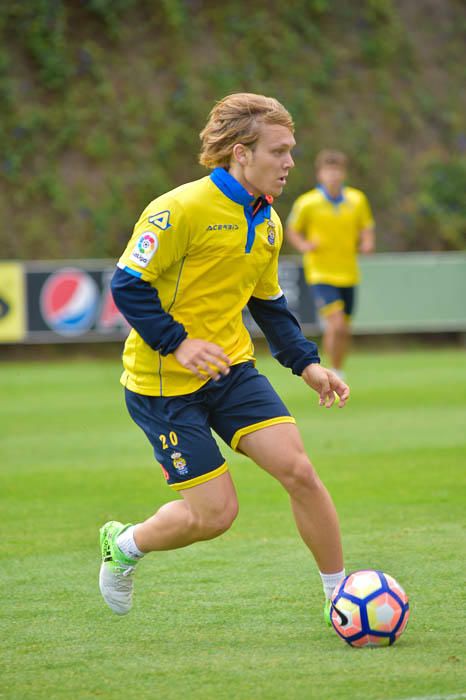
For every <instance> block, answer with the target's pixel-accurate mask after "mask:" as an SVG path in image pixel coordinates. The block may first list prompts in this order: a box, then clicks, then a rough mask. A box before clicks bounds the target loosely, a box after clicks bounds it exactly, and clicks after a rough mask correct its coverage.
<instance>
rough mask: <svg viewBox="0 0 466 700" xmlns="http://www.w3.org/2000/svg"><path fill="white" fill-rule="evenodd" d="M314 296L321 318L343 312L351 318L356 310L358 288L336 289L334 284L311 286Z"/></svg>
mask: <svg viewBox="0 0 466 700" xmlns="http://www.w3.org/2000/svg"><path fill="white" fill-rule="evenodd" d="M311 290H312V296H313V298H314V302H315V305H316V306H317V310H318V312H319V314H320V315H321V316H323V317H324V318H325V316H329V315H330V314H332V313H334V312H335V311H343V312H344V313H345V315H346V316H351V315H352V313H353V308H354V301H355V296H356V287H334V286H333V285H332V284H313V285H311Z"/></svg>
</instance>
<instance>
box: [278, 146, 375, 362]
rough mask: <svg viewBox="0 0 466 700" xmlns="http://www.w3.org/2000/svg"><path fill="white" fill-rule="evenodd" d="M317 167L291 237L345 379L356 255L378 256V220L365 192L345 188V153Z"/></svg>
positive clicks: (332, 357)
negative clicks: (376, 247) (376, 234)
mask: <svg viewBox="0 0 466 700" xmlns="http://www.w3.org/2000/svg"><path fill="white" fill-rule="evenodd" d="M315 165H316V174H317V180H318V182H319V185H318V187H316V188H315V189H312V190H310V191H309V192H306V193H304V194H302V195H301V196H300V197H298V199H297V200H296V202H295V203H294V205H293V208H292V210H291V213H290V216H289V217H288V222H287V229H286V234H287V238H288V240H289V242H290V243H291V245H292V246H293V247H294V248H296V250H298V251H299V252H300V253H303V265H304V275H305V279H306V282H307V283H308V284H309V285H311V288H312V292H313V297H314V300H315V302H316V305H317V308H318V311H319V313H320V315H321V317H322V319H323V321H324V335H323V346H324V352H325V354H326V356H327V358H328V360H329V361H330V362H331V364H332V368H333V369H334V370H335V371H336V372H337V373H339V374H340V375H341V371H342V367H343V363H344V360H345V357H346V355H347V353H348V349H349V342H350V334H351V326H350V320H351V315H352V313H353V308H354V301H355V291H356V285H357V284H358V282H359V270H358V264H357V254H358V252H359V253H363V254H369V253H373V252H374V249H375V230H374V220H373V217H372V212H371V209H370V206H369V202H368V201H367V198H366V196H365V195H364V193H363V192H361V191H360V190H357V189H355V188H354V187H347V186H345V185H344V180H345V177H346V167H347V159H346V156H345V154H344V153H341V151H331V150H324V151H321V152H320V153H319V154H318V156H317V158H316V164H315Z"/></svg>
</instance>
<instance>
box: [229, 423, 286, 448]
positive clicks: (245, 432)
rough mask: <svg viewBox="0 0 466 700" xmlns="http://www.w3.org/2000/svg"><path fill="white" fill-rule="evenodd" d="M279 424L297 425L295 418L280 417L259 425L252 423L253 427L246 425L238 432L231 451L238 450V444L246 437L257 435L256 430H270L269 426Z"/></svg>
mask: <svg viewBox="0 0 466 700" xmlns="http://www.w3.org/2000/svg"><path fill="white" fill-rule="evenodd" d="M279 423H296V421H295V419H294V418H293V416H278V417H277V418H268V419H267V420H262V421H260V422H259V423H252V425H246V426H245V427H244V428H240V429H239V430H237V431H236V433H235V434H234V435H233V437H232V439H231V449H232V450H236V449H237V447H238V443H239V441H240V440H241V438H242V437H244V435H249V434H250V433H255V432H256V430H260V429H261V428H268V427H269V425H278V424H279Z"/></svg>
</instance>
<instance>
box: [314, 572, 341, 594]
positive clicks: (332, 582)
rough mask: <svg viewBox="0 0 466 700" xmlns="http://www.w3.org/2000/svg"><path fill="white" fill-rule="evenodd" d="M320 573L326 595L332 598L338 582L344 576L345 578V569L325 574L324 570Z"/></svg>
mask: <svg viewBox="0 0 466 700" xmlns="http://www.w3.org/2000/svg"><path fill="white" fill-rule="evenodd" d="M319 573H320V578H321V579H322V586H323V587H324V593H325V597H326V598H331V597H332V593H333V591H334V590H335V587H336V585H337V583H339V582H340V581H341V579H342V578H345V570H344V569H343V570H342V571H337V572H336V573H335V574H323V573H322V571H319Z"/></svg>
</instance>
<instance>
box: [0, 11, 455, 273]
mask: <svg viewBox="0 0 466 700" xmlns="http://www.w3.org/2000/svg"><path fill="white" fill-rule="evenodd" d="M3 5H4V6H5V7H4V8H2V7H1V6H0V31H1V30H2V28H3V24H4V23H5V22H6V30H5V40H4V42H3V44H2V42H0V95H1V96H3V95H5V97H4V99H3V102H2V104H4V110H3V112H2V124H1V125H0V150H2V152H3V151H4V155H3V156H2V159H1V162H0V178H3V180H4V181H2V188H1V189H0V217H1V218H2V220H3V221H5V222H8V227H7V226H4V230H3V236H2V230H1V229H0V237H3V239H4V240H3V241H2V251H3V252H2V254H3V255H4V256H6V257H13V258H21V259H29V258H47V259H48V258H58V259H59V258H68V257H71V258H77V257H107V256H110V257H114V256H117V255H119V254H120V251H121V248H122V246H123V245H124V244H125V243H126V240H127V237H128V233H129V231H131V230H132V228H133V226H134V223H135V221H136V219H137V217H138V216H139V213H140V212H141V211H142V209H143V208H144V207H145V206H146V205H147V203H148V202H149V201H150V200H151V199H153V198H154V197H155V196H156V195H157V194H160V192H164V191H167V189H171V188H172V187H175V186H176V185H178V184H180V183H181V182H186V181H188V180H191V179H195V178H197V177H200V176H201V175H203V174H204V173H205V171H204V170H203V169H202V168H200V167H199V166H198V165H197V162H196V161H197V158H196V154H197V152H198V147H199V140H198V132H199V131H200V130H201V129H202V127H203V126H204V124H205V120H206V117H207V114H208V112H209V111H210V109H211V107H212V104H213V103H214V101H215V100H218V99H220V98H221V97H223V96H224V95H226V94H229V93H231V92H238V91H249V92H261V93H264V94H270V95H275V96H276V97H277V98H279V99H280V100H282V101H283V103H284V104H286V105H287V107H288V108H289V109H290V111H291V113H292V114H293V116H294V118H295V121H296V130H297V131H296V135H297V141H298V147H297V149H296V152H295V156H296V166H297V167H296V169H295V170H294V172H293V174H292V176H291V178H290V181H289V185H288V186H287V188H286V191H285V192H284V194H283V196H282V197H281V198H280V200H279V201H278V202H277V208H278V211H279V213H280V215H281V216H282V217H286V216H287V215H288V213H289V209H290V206H291V204H292V202H293V201H294V199H295V198H296V197H297V196H298V195H299V194H301V193H302V192H303V191H305V190H307V189H308V188H309V187H310V186H311V185H312V184H313V182H314V176H313V172H312V170H313V168H312V163H313V159H314V157H315V155H316V153H317V151H318V150H320V149H321V148H323V147H335V148H341V149H343V150H345V151H347V152H348V154H349V156H350V160H351V174H350V180H351V183H352V184H353V185H354V186H356V187H361V188H362V189H364V190H365V191H367V194H368V196H369V199H370V201H371V203H372V205H373V207H374V211H375V215H376V220H377V223H378V231H379V247H380V248H381V249H388V250H393V249H402V250H403V249H410V248H411V249H430V248H431V247H435V248H436V247H438V245H440V243H439V241H438V240H436V238H435V232H433V233H432V234H428V233H424V235H422V227H421V233H420V234H419V238H417V239H416V238H415V237H414V238H413V236H414V233H413V227H414V226H415V222H416V221H417V217H418V216H419V207H420V206H421V203H420V202H419V195H420V192H422V191H423V185H422V182H423V179H422V174H423V172H424V170H425V167H426V163H427V162H430V161H431V159H434V160H435V161H436V160H437V159H438V158H440V159H443V158H445V159H446V160H447V161H449V160H451V159H453V158H454V157H456V158H459V157H460V155H461V153H463V155H464V133H463V132H464V128H463V120H462V115H463V113H464V110H465V97H464V94H465V93H464V90H462V87H463V82H464V77H463V70H462V66H463V43H464V12H463V10H462V7H461V3H459V2H458V0H443V2H438V1H436V0H424V2H423V3H414V2H412V3H408V2H406V1H405V0H363V2H360V3H357V5H354V4H353V3H344V2H337V1H336V0H312V1H311V0H295V1H294V2H293V3H270V2H266V1H265V0H257V1H256V2H255V4H254V16H253V17H252V16H251V13H250V11H249V10H250V5H249V3H247V2H244V0H224V2H222V3H219V2H213V1H209V0H205V1H203V2H202V3H200V2H175V0H171V1H170V2H161V3H154V2H150V1H149V0H145V1H144V0H139V1H138V2H136V0H121V1H120V2H112V1H111V0H99V1H97V0H95V1H93V2H86V3H76V2H71V1H70V0H57V1H56V2H54V3H47V2H44V1H43V0H30V1H29V3H3ZM27 6H29V8H28V7H27ZM99 7H100V10H99ZM31 17H34V21H31ZM112 18H113V21H112ZM2 47H3V48H2ZM60 76H61V79H60ZM63 76H67V77H66V78H65V77H63ZM54 78H55V79H54ZM57 81H58V82H57ZM445 177H446V176H445ZM458 177H459V176H458ZM450 180H451V177H450ZM449 188H450V189H451V191H452V192H453V193H454V192H455V191H457V192H458V196H459V195H460V194H461V193H462V191H463V190H462V189H461V188H460V187H459V185H458V183H455V182H453V184H451V183H450V185H449ZM458 188H459V189H458ZM438 191H439V188H438V187H437V188H436V189H435V192H438ZM452 197H453V198H454V194H451V193H450V199H451V198H452ZM422 207H423V208H424V210H425V207H426V202H425V198H424V201H423V202H422ZM452 208H453V209H455V210H456V207H452ZM25 209H27V210H28V211H30V210H33V211H34V216H29V217H25V216H24V211H25ZM460 213H461V212H460ZM432 226H433V224H432V222H429V224H428V225H427V224H425V227H427V228H428V229H430V228H431V227H432ZM14 232H21V235H12V234H13V233H14ZM44 232H53V234H52V235H47V236H45V237H44ZM450 237H451V238H454V237H452V236H450ZM450 244H452V240H450ZM440 247H441V246H440Z"/></svg>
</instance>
